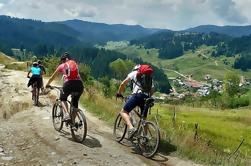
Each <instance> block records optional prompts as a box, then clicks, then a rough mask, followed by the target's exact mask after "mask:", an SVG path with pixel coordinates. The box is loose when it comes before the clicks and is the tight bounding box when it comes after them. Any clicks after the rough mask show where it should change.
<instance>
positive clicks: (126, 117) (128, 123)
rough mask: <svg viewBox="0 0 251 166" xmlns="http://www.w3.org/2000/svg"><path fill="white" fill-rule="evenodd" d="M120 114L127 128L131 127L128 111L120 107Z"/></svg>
mask: <svg viewBox="0 0 251 166" xmlns="http://www.w3.org/2000/svg"><path fill="white" fill-rule="evenodd" d="M120 115H121V117H122V118H123V119H124V121H125V122H126V124H127V126H128V128H129V129H132V128H133V125H132V123H131V121H130V116H129V113H128V112H127V111H125V110H124V109H122V110H121V112H120Z"/></svg>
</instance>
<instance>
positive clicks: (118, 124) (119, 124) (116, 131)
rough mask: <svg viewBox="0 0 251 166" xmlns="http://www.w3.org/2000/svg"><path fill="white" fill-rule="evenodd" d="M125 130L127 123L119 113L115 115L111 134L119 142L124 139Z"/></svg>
mask: <svg viewBox="0 0 251 166" xmlns="http://www.w3.org/2000/svg"><path fill="white" fill-rule="evenodd" d="M126 130H127V125H126V123H125V122H124V120H123V118H122V117H121V115H120V113H119V114H118V115H117V117H116V120H115V123H114V127H113V136H114V138H115V140H116V141H117V142H121V141H122V140H123V139H124V137H125V134H126Z"/></svg>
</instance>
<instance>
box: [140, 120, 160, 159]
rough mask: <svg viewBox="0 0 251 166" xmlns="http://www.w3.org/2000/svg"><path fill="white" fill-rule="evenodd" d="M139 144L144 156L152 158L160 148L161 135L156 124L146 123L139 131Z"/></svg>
mask: <svg viewBox="0 0 251 166" xmlns="http://www.w3.org/2000/svg"><path fill="white" fill-rule="evenodd" d="M138 135H139V136H138V144H139V147H140V150H141V151H142V154H143V156H145V157H147V158H151V157H153V156H154V155H155V153H156V152H157V150H158V147H159V141H160V133H159V128H158V127H157V125H156V124H154V123H152V122H149V121H146V122H145V125H144V126H143V125H141V126H140V129H139V131H138Z"/></svg>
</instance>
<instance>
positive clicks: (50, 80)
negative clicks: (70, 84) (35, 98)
mask: <svg viewBox="0 0 251 166" xmlns="http://www.w3.org/2000/svg"><path fill="white" fill-rule="evenodd" d="M57 74H58V70H55V71H54V73H53V74H52V76H51V77H50V78H49V80H48V82H47V84H46V86H48V85H50V83H51V82H52V81H53V80H54V79H55V77H56V76H57Z"/></svg>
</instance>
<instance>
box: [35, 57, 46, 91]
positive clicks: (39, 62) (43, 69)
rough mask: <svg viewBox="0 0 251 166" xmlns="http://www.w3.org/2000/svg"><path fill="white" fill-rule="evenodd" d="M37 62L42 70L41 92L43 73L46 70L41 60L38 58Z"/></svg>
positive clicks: (42, 88)
mask: <svg viewBox="0 0 251 166" xmlns="http://www.w3.org/2000/svg"><path fill="white" fill-rule="evenodd" d="M37 63H38V67H39V68H40V69H41V71H42V75H41V90H42V92H43V91H44V81H43V75H44V74H46V71H45V67H44V66H43V64H42V61H41V60H38V61H37Z"/></svg>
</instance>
